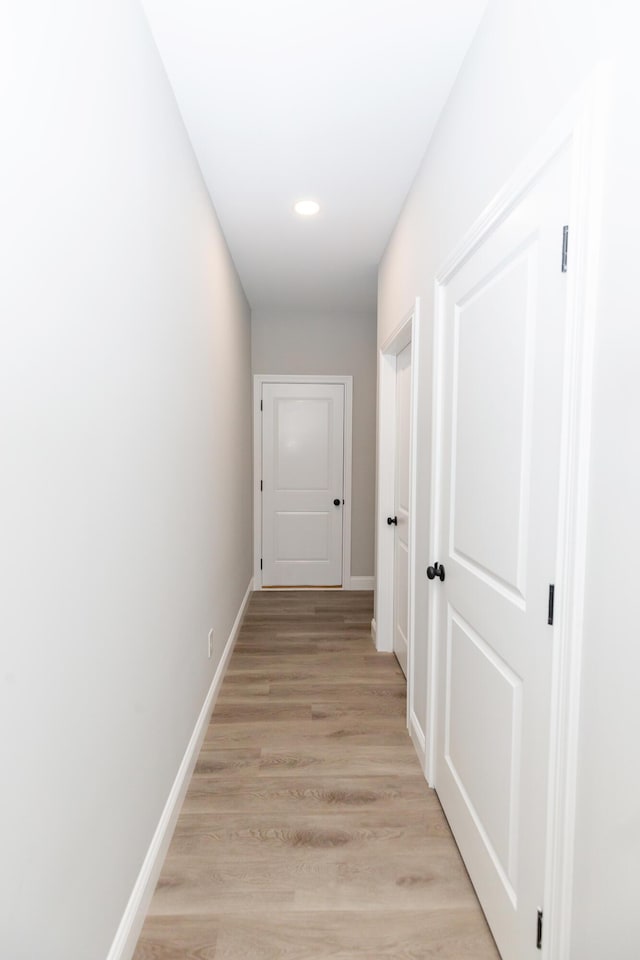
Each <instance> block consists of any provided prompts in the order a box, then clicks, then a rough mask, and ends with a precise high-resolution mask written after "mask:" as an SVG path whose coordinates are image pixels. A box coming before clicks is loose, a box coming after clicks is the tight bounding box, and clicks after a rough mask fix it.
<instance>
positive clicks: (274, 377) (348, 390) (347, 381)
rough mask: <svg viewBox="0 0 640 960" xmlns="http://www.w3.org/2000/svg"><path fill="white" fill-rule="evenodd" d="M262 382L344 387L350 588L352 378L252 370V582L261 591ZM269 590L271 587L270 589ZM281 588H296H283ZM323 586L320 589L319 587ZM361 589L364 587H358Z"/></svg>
mask: <svg viewBox="0 0 640 960" xmlns="http://www.w3.org/2000/svg"><path fill="white" fill-rule="evenodd" d="M263 383H340V384H342V385H343V386H344V466H343V471H344V506H343V510H342V589H343V590H351V589H352V587H351V501H352V498H353V484H352V458H353V437H352V434H353V377H351V376H347V377H337V376H333V375H329V376H326V377H323V376H317V375H314V376H304V375H302V374H300V375H296V374H283V375H282V376H281V375H278V374H272V373H268V374H267V373H255V374H254V375H253V583H254V589H255V590H262V570H261V569H260V557H261V553H262V495H261V491H260V480H261V479H262V416H261V410H260V401H261V398H262V384H263ZM270 589H271V588H270ZM282 589H295V588H288V587H287V588H285V587H283V588H282ZM318 589H322V588H320V587H319V588H318ZM359 589H363V588H359Z"/></svg>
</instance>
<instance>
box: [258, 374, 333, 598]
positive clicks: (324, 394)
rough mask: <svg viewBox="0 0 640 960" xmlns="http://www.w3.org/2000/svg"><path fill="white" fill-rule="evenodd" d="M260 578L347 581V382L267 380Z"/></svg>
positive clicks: (286, 583)
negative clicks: (344, 523)
mask: <svg viewBox="0 0 640 960" xmlns="http://www.w3.org/2000/svg"><path fill="white" fill-rule="evenodd" d="M262 406H263V412H262V481H263V492H262V565H263V569H262V583H263V586H265V587H269V586H272V587H274V586H278V587H297V586H310V587H328V586H341V585H342V515H343V496H344V493H343V486H344V477H343V473H344V470H343V464H344V386H343V385H342V384H336V383H264V384H263V385H262Z"/></svg>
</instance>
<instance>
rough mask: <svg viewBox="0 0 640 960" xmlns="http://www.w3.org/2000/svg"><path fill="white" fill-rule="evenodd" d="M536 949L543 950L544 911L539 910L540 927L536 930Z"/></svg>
mask: <svg viewBox="0 0 640 960" xmlns="http://www.w3.org/2000/svg"><path fill="white" fill-rule="evenodd" d="M536 947H537V948H538V950H542V910H538V927H537V930H536Z"/></svg>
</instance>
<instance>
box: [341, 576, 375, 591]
mask: <svg viewBox="0 0 640 960" xmlns="http://www.w3.org/2000/svg"><path fill="white" fill-rule="evenodd" d="M375 583H376V578H375V577H351V585H350V587H349V590H373V588H374V586H375ZM344 589H346V588H344Z"/></svg>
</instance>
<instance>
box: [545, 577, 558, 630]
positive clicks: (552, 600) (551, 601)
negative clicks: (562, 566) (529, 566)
mask: <svg viewBox="0 0 640 960" xmlns="http://www.w3.org/2000/svg"><path fill="white" fill-rule="evenodd" d="M555 592H556V588H555V586H554V585H553V584H552V583H550V584H549V612H548V616H547V623H548V624H549V626H550V627H552V626H553V605H554V603H555Z"/></svg>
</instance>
